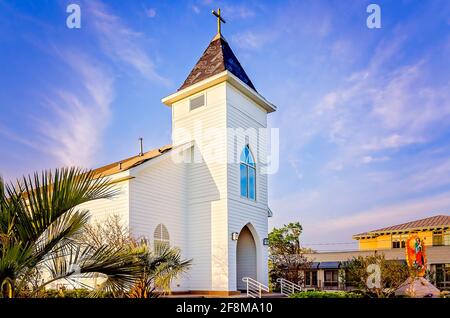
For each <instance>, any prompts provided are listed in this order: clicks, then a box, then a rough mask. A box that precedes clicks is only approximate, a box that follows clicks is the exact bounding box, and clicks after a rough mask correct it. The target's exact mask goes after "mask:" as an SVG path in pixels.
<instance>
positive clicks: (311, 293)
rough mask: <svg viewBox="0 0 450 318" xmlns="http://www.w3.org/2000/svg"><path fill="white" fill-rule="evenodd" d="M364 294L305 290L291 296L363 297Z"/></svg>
mask: <svg viewBox="0 0 450 318" xmlns="http://www.w3.org/2000/svg"><path fill="white" fill-rule="evenodd" d="M361 297H362V295H360V294H357V293H350V292H344V291H338V292H324V291H305V292H299V293H295V294H292V295H290V296H289V298H361Z"/></svg>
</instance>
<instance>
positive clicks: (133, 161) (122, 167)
mask: <svg viewBox="0 0 450 318" xmlns="http://www.w3.org/2000/svg"><path fill="white" fill-rule="evenodd" d="M170 150H172V145H166V146H163V147H161V148H157V149H152V150H150V151H147V152H144V153H143V154H142V155H136V156H133V157H129V158H126V159H123V160H119V161H116V162H113V163H110V164H108V165H105V166H102V167H99V168H97V169H94V170H93V172H94V175H95V176H96V177H107V176H111V175H113V174H116V173H119V172H123V171H126V170H129V169H131V168H134V167H137V166H139V165H141V164H143V163H145V162H147V161H149V160H152V159H154V158H157V157H159V156H161V155H162V154H164V153H166V152H168V151H170Z"/></svg>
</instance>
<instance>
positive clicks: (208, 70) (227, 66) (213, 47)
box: [178, 34, 256, 92]
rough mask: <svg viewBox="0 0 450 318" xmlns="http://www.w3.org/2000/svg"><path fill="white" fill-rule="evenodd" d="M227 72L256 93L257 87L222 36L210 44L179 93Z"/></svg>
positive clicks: (216, 37) (217, 36) (218, 36)
mask: <svg viewBox="0 0 450 318" xmlns="http://www.w3.org/2000/svg"><path fill="white" fill-rule="evenodd" d="M226 70H227V71H229V72H231V73H233V75H235V76H236V77H238V78H239V79H240V80H241V81H243V82H244V83H245V84H247V85H248V86H249V87H251V88H252V89H253V90H254V91H255V92H256V88H255V86H254V85H253V83H252V81H251V80H250V78H249V77H248V76H247V73H245V71H244V69H243V68H242V66H241V63H239V61H238V59H237V57H236V55H234V53H233V51H232V50H231V47H230V46H229V45H228V42H227V41H226V40H225V39H224V38H223V37H222V36H221V35H220V34H218V35H216V36H215V37H214V39H212V41H211V42H210V43H209V45H208V47H207V48H206V50H205V52H203V55H202V56H201V57H200V59H199V60H198V62H197V64H195V66H194V68H193V69H192V71H191V73H189V76H188V77H187V78H186V80H185V81H184V83H183V85H181V87H180V88H179V89H178V91H180V90H182V89H185V88H186V87H189V86H191V85H193V84H195V83H198V82H200V81H202V80H205V79H207V78H209V77H211V76H214V75H217V74H219V73H221V72H223V71H226Z"/></svg>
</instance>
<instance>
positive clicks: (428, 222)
mask: <svg viewBox="0 0 450 318" xmlns="http://www.w3.org/2000/svg"><path fill="white" fill-rule="evenodd" d="M441 227H450V215H435V216H432V217H429V218H425V219H420V220H415V221H411V222H407V223H402V224H397V225H392V226H388V227H384V228H381V229H378V230H373V231H369V232H366V233H360V234H356V235H354V236H353V237H354V238H358V237H362V236H374V235H378V234H381V233H392V232H408V231H414V230H423V229H429V228H441Z"/></svg>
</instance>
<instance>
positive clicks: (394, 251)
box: [304, 215, 450, 289]
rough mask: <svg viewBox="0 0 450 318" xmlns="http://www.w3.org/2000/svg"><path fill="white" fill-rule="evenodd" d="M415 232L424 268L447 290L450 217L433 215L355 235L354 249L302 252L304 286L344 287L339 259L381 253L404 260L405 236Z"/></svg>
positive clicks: (449, 279) (389, 257) (340, 260)
mask: <svg viewBox="0 0 450 318" xmlns="http://www.w3.org/2000/svg"><path fill="white" fill-rule="evenodd" d="M410 234H417V235H418V236H419V237H421V238H422V239H423V240H424V242H425V245H426V247H427V248H426V256H427V267H428V269H429V270H430V271H431V272H432V273H433V274H434V275H435V278H436V285H437V287H438V288H440V289H450V216H448V215H437V216H433V217H429V218H426V219H421V220H416V221H411V222H407V223H403V224H397V225H393V226H389V227H385V228H382V229H378V230H373V231H369V232H365V233H360V234H356V235H354V236H353V239H355V240H358V245H359V248H358V250H357V251H345V252H339V251H336V252H319V253H310V254H306V257H307V258H308V259H309V260H310V261H311V262H312V266H311V268H310V269H309V270H307V271H305V282H304V285H305V287H310V288H318V289H345V288H346V286H345V284H344V283H343V282H342V281H341V279H340V277H341V276H342V275H340V274H341V273H340V272H342V271H343V269H342V267H343V266H342V265H343V262H345V261H348V260H350V259H352V258H353V257H358V256H368V255H373V254H376V253H379V254H380V253H383V254H384V255H385V257H386V259H389V260H398V261H406V252H405V246H406V239H407V238H408V236H409V235H410Z"/></svg>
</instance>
